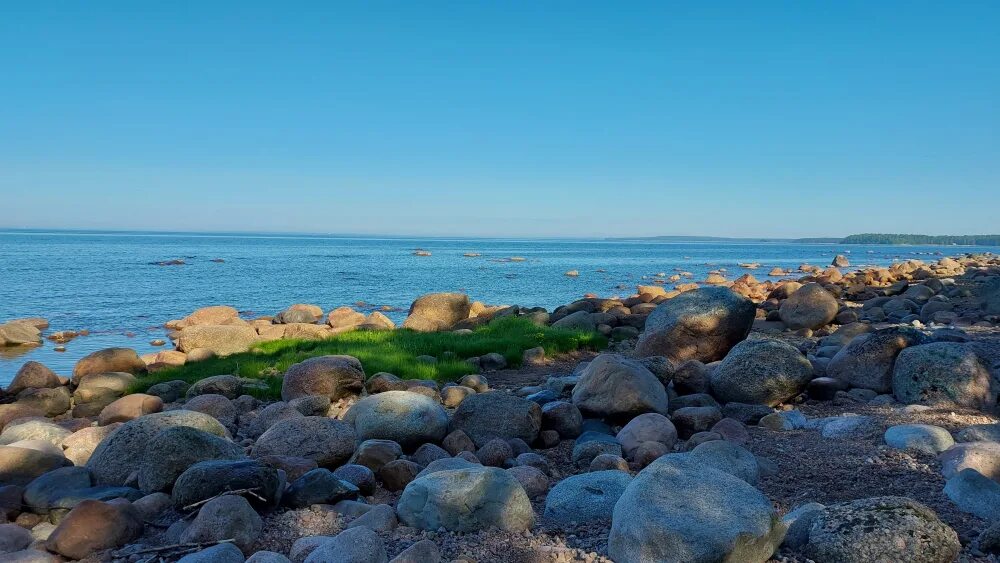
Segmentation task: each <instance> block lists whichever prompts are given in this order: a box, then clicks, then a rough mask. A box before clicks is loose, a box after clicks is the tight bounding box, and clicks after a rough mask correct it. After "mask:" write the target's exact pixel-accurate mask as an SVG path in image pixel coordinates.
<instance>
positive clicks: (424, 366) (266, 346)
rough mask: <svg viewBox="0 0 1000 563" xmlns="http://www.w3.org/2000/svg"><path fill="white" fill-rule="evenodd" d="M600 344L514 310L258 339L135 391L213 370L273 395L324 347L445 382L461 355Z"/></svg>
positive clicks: (458, 371)
mask: <svg viewBox="0 0 1000 563" xmlns="http://www.w3.org/2000/svg"><path fill="white" fill-rule="evenodd" d="M606 345H607V339H606V338H605V337H603V336H601V335H600V334H598V333H596V332H590V331H581V330H569V329H561V328H552V327H549V326H539V325H536V324H534V323H532V322H531V321H529V320H528V319H525V318H516V317H510V318H502V319H496V320H495V321H493V322H491V323H490V324H488V325H486V326H483V327H480V328H477V329H475V330H473V331H472V332H468V333H456V332H415V331H412V330H357V331H352V332H346V333H343V334H339V335H337V336H334V337H331V338H326V339H322V340H275V341H270V342H262V343H260V344H258V345H256V346H254V347H253V348H252V349H251V350H250V351H248V352H244V353H240V354H233V355H231V356H226V357H220V358H211V359H208V360H205V361H201V362H191V363H188V364H185V365H182V366H176V367H171V368H166V369H163V370H159V371H157V372H155V373H152V374H150V375H148V376H145V377H143V378H142V379H141V380H140V381H139V383H138V385H137V387H136V389H135V391H145V390H146V389H148V388H149V387H151V386H152V385H155V384H157V383H162V382H165V381H171V380H178V379H180V380H183V381H186V382H188V383H193V382H195V381H198V380H201V379H204V378H206V377H211V376H213V375H238V376H240V377H247V378H252V379H260V380H261V381H262V383H264V384H266V386H267V388H266V390H265V389H263V388H262V389H261V391H260V392H259V393H258V394H259V395H260V397H261V398H278V397H280V395H281V377H280V374H281V373H283V372H284V371H285V370H287V369H288V367H289V366H291V365H292V364H295V363H298V362H301V361H302V360H305V359H307V358H312V357H315V356H324V355H329V354H344V355H348V356H354V357H355V358H357V359H358V360H360V361H361V364H362V365H363V366H364V368H365V373H366V374H368V375H369V376H370V375H373V374H376V373H379V372H388V373H391V374H394V375H396V376H398V377H400V378H402V379H432V380H435V381H438V382H448V381H453V380H456V379H458V378H460V377H461V376H463V375H467V374H470V373H475V372H476V371H478V370H477V368H476V367H475V366H474V365H473V364H471V363H469V362H468V361H467V360H468V359H470V358H475V357H479V356H482V355H484V354H489V353H499V354H501V355H502V356H503V357H504V359H505V360H506V362H507V365H508V366H510V367H519V366H520V365H521V361H522V355H523V354H524V351H525V350H528V349H531V348H537V347H541V348H544V349H545V353H546V355H552V354H560V353H566V352H572V351H576V350H581V349H583V350H600V349H603V348H604V347H605V346H606ZM430 358H434V360H431V359H430Z"/></svg>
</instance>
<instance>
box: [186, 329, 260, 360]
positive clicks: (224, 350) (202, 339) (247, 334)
mask: <svg viewBox="0 0 1000 563" xmlns="http://www.w3.org/2000/svg"><path fill="white" fill-rule="evenodd" d="M259 341H260V337H259V336H258V335H257V331H256V330H254V329H253V327H250V326H241V325H199V326H192V327H188V328H185V329H184V330H182V331H181V333H180V337H178V339H177V349H178V350H180V351H181V352H190V351H192V350H210V351H211V352H212V353H213V354H215V355H216V356H229V355H231V354H238V353H240V352H246V351H247V350H249V349H250V347H251V346H253V345H254V344H256V343H257V342H259Z"/></svg>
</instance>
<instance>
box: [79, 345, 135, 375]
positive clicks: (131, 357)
mask: <svg viewBox="0 0 1000 563" xmlns="http://www.w3.org/2000/svg"><path fill="white" fill-rule="evenodd" d="M145 371H146V363H145V362H143V361H142V360H141V359H140V358H139V354H137V353H136V351H135V350H133V349H131V348H105V349H104V350H98V351H96V352H93V353H91V354H87V355H86V356H84V357H83V358H82V359H80V361H78V362H77V363H76V366H74V367H73V383H77V384H78V383H80V380H81V379H82V378H83V377H84V376H86V375H91V374H97V373H108V372H123V373H131V374H137V373H143V372H145Z"/></svg>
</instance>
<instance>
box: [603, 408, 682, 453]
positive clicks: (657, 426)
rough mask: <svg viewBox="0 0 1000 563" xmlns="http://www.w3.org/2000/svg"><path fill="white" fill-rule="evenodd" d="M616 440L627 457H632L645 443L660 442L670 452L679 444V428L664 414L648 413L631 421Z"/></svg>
mask: <svg viewBox="0 0 1000 563" xmlns="http://www.w3.org/2000/svg"><path fill="white" fill-rule="evenodd" d="M616 438H618V442H619V443H620V444H621V445H622V451H624V452H625V455H626V456H627V457H631V456H632V454H633V453H634V452H635V450H636V449H638V448H639V446H640V445H642V444H643V443H644V442H659V443H661V444H663V445H664V446H666V449H667V450H668V451H669V450H670V449H671V448H673V447H674V444H675V443H676V442H677V428H675V427H674V423H672V422H670V419H669V418H667V417H665V416H663V415H662V414H659V413H646V414H641V415H639V416H637V417H635V418H633V419H632V420H631V421H629V423H628V424H626V425H625V427H624V428H622V429H621V431H619V432H618V435H617V436H616Z"/></svg>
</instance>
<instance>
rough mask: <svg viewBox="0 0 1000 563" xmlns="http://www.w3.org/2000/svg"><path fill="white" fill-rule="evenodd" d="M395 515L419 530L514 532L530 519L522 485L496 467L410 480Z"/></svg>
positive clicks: (529, 523)
mask: <svg viewBox="0 0 1000 563" xmlns="http://www.w3.org/2000/svg"><path fill="white" fill-rule="evenodd" d="M396 511H397V512H398V513H399V517H400V519H401V520H402V521H403V522H404V523H405V524H406V525H407V526H411V527H414V528H420V529H423V530H437V529H439V528H444V529H446V530H448V531H453V532H472V531H478V530H485V529H489V528H500V529H502V530H508V531H516V532H519V531H523V530H527V529H530V528H531V526H532V525H533V524H534V521H535V513H534V511H533V510H532V508H531V501H529V500H528V495H527V493H525V492H524V489H523V488H522V487H521V484H520V483H519V482H518V481H517V479H515V478H514V477H513V476H512V475H510V474H509V473H507V472H506V471H504V470H502V469H499V468H496V467H469V468H465V469H452V470H446V471H438V472H435V473H431V474H428V475H425V476H423V477H420V478H418V479H415V480H414V481H412V482H411V483H410V484H409V485H407V486H406V489H405V490H404V491H403V494H402V496H401V497H400V498H399V503H398V504H397V507H396Z"/></svg>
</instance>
